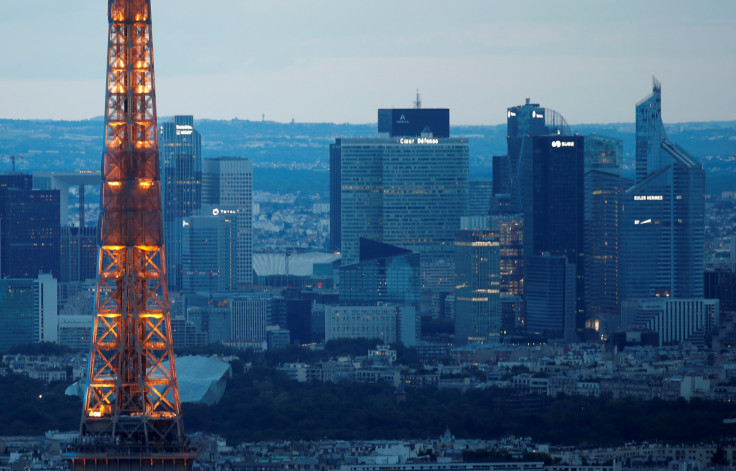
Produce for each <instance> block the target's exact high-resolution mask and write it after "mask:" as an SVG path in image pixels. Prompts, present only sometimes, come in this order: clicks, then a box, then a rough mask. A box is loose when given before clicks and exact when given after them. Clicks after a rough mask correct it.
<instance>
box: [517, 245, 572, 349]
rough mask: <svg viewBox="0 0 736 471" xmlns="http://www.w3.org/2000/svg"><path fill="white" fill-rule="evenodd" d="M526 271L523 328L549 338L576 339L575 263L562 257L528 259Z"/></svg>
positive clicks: (545, 256)
mask: <svg viewBox="0 0 736 471" xmlns="http://www.w3.org/2000/svg"><path fill="white" fill-rule="evenodd" d="M525 269H526V292H525V295H526V319H525V320H526V329H527V332H528V333H530V334H532V335H541V336H543V337H547V338H549V339H562V340H566V341H573V340H574V339H575V328H576V322H575V300H576V294H575V289H576V284H577V283H576V280H575V273H576V270H575V264H573V263H571V262H570V260H569V259H568V258H567V257H565V256H562V255H551V254H547V253H545V254H542V255H538V256H536V257H531V258H530V259H529V263H528V264H527V265H526V266H525Z"/></svg>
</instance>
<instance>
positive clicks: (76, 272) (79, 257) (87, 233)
mask: <svg viewBox="0 0 736 471" xmlns="http://www.w3.org/2000/svg"><path fill="white" fill-rule="evenodd" d="M97 250H98V249H97V228H96V227H82V228H79V227H73V226H65V227H62V228H61V243H60V252H61V263H60V275H59V282H60V283H70V282H80V281H84V280H91V279H94V278H95V276H97Z"/></svg>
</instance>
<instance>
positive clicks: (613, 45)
mask: <svg viewBox="0 0 736 471" xmlns="http://www.w3.org/2000/svg"><path fill="white" fill-rule="evenodd" d="M98 3H99V4H97V3H95V4H94V5H90V4H91V2H85V1H83V0H72V1H70V2H64V3H63V4H59V3H56V2H50V1H48V0H38V1H35V2H20V3H18V2H5V3H3V4H2V5H0V25H2V27H0V56H2V57H3V58H4V59H5V60H4V61H3V62H2V63H1V64H0V109H2V110H3V115H2V116H0V118H20V119H32V118H33V119H87V118H92V117H95V116H100V115H101V114H102V112H103V109H102V107H101V106H100V104H99V99H98V96H99V94H100V93H102V91H101V90H102V86H101V85H100V84H101V82H102V77H103V76H104V73H105V72H104V67H105V66H104V61H105V59H104V54H105V52H104V48H105V46H106V45H105V44H104V42H103V43H100V41H99V40H97V38H99V37H100V35H102V34H104V33H103V32H102V27H101V25H99V24H98V23H99V22H98V21H96V18H98V17H100V16H102V15H104V8H105V7H104V2H98ZM171 5H172V3H171V2H163V1H160V0H159V1H154V2H153V5H152V9H153V12H152V16H153V18H154V20H155V21H156V23H157V31H156V33H157V36H156V48H155V51H154V54H155V58H156V68H157V71H158V72H159V74H158V76H157V77H156V79H157V88H158V90H159V93H158V96H157V100H158V103H159V114H160V115H162V116H173V115H175V114H193V115H194V116H196V117H198V118H211V119H231V118H236V117H237V118H240V119H250V120H260V119H262V117H263V116H264V115H265V119H267V120H273V121H279V122H288V121H290V120H291V119H294V120H296V121H298V122H351V123H370V122H374V119H375V118H374V117H375V110H376V109H377V108H379V107H392V106H394V107H409V106H411V103H412V101H413V99H414V93H415V90H416V89H419V90H420V91H421V92H422V97H423V101H424V106H425V107H449V108H451V109H452V121H453V122H454V123H456V124H458V125H462V124H500V123H502V122H503V120H504V118H505V108H506V107H508V106H510V105H512V104H514V103H519V102H522V100H523V99H524V98H525V97H527V96H529V97H531V98H532V100H533V101H535V102H542V103H545V104H546V105H547V106H549V107H550V108H553V109H557V110H559V111H561V112H563V113H564V114H565V117H566V119H567V120H568V122H570V123H571V124H577V123H610V122H632V121H633V103H634V102H635V101H636V100H637V99H638V98H639V97H640V96H641V94H642V83H645V82H646V81H648V80H649V76H650V74H652V73H653V74H655V75H656V76H657V77H658V78H659V79H661V80H662V82H663V83H665V89H664V90H663V92H664V94H665V95H666V96H667V97H668V98H667V107H666V108H665V109H663V119H664V121H665V122H685V121H711V120H716V121H719V120H732V119H734V116H733V113H732V111H731V107H729V106H728V104H729V103H730V104H734V103H736V90H734V89H733V87H730V86H729V84H730V83H733V79H734V77H736V52H734V51H733V48H732V47H731V46H729V44H731V41H729V38H730V36H731V35H732V33H733V31H734V30H736V4H733V2H725V1H717V2H712V3H710V4H709V5H708V8H707V9H706V8H702V7H699V6H698V5H696V4H694V3H692V2H687V1H678V2H668V3H667V5H666V8H663V5H660V4H656V3H652V2H647V3H641V2H634V1H625V2H613V1H603V2H596V3H595V6H592V4H589V3H587V2H579V1H571V0H570V1H565V2H563V3H562V4H559V3H556V4H554V5H548V4H546V3H543V2H538V1H533V2H529V3H527V4H524V5H518V4H513V5H506V4H491V3H486V2H471V1H464V2H461V3H460V4H452V5H450V4H445V3H440V2H430V3H429V4H427V3H426V2H423V3H419V2H415V1H407V2H402V3H401V4H398V5H393V4H389V3H388V2H383V1H379V2H377V3H376V2H372V3H370V4H350V5H347V4H340V3H336V2H328V1H318V2H309V3H306V2H305V3H294V4H292V3H285V2H269V3H268V4H263V5H261V4H257V3H250V2H248V3H241V2H235V1H232V0H227V1H225V0H223V1H220V2H216V3H215V4H212V5H207V7H206V8H199V9H196V5H195V4H194V2H192V1H191V0H184V1H182V2H177V4H176V5H177V6H176V8H173V7H172V6H171ZM29 35H33V38H32V39H33V40H30V39H31V38H30V36H29ZM24 38H25V39H24ZM59 38H63V40H59ZM703 71H707V73H703ZM59 90H63V92H61V93H60V92H59ZM183 97H185V98H183ZM346 103H350V104H351V105H350V106H345V104H346ZM716 104H719V105H721V106H715V105H716ZM723 105H725V106H723Z"/></svg>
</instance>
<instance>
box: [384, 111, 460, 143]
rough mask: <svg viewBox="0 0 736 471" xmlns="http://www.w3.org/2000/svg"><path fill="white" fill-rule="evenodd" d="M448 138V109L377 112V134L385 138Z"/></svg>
mask: <svg viewBox="0 0 736 471" xmlns="http://www.w3.org/2000/svg"><path fill="white" fill-rule="evenodd" d="M427 133H431V134H432V135H433V136H434V137H438V138H447V137H450V110H449V109H448V108H424V109H422V108H382V109H379V110H378V134H379V136H386V137H407V136H421V135H422V134H427Z"/></svg>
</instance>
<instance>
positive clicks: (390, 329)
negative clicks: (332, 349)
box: [324, 304, 417, 347]
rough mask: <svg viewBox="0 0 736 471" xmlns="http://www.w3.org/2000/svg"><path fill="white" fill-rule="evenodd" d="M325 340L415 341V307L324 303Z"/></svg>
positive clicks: (405, 343) (409, 343) (410, 345)
mask: <svg viewBox="0 0 736 471" xmlns="http://www.w3.org/2000/svg"><path fill="white" fill-rule="evenodd" d="M324 308H325V341H330V340H336V339H380V340H382V341H383V343H385V344H389V343H395V342H402V343H403V344H404V345H405V346H407V347H413V346H415V345H416V343H417V337H416V332H417V328H416V320H417V315H416V308H415V307H414V306H406V305H404V306H401V305H397V304H379V305H374V306H324Z"/></svg>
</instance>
